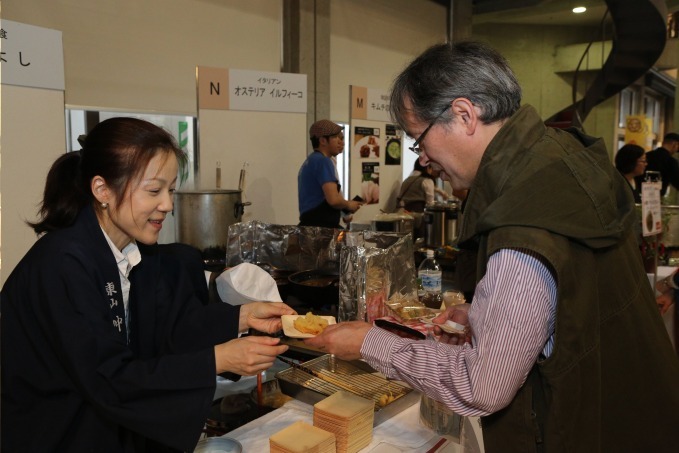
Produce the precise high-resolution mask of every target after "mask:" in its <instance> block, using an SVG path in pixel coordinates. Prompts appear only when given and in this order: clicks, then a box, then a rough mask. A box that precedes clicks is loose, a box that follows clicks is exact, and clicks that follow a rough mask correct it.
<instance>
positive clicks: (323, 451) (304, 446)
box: [269, 421, 339, 453]
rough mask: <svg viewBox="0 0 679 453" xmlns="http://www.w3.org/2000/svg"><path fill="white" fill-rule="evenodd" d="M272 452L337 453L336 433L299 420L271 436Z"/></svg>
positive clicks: (270, 445)
mask: <svg viewBox="0 0 679 453" xmlns="http://www.w3.org/2000/svg"><path fill="white" fill-rule="evenodd" d="M269 451H270V452H271V453H335V451H339V450H336V447H335V435H334V434H333V433H330V432H328V431H324V430H322V429H321V428H317V427H315V426H311V425H310V424H308V423H305V422H302V421H298V422H295V423H293V424H292V425H290V426H288V427H287V428H283V429H282V430H280V431H278V432H277V433H276V434H274V435H272V436H271V437H270V438H269Z"/></svg>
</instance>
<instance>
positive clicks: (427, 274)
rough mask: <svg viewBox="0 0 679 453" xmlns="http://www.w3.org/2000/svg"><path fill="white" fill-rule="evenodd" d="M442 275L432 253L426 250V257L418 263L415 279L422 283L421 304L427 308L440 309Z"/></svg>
mask: <svg viewBox="0 0 679 453" xmlns="http://www.w3.org/2000/svg"><path fill="white" fill-rule="evenodd" d="M442 274H443V273H442V272H441V266H440V265H439V263H438V262H437V261H436V258H434V251H433V250H427V257H426V258H425V259H424V261H422V263H420V267H419V268H418V270H417V278H418V279H419V280H420V281H421V282H422V289H424V298H423V299H422V303H424V305H425V306H427V307H429V308H441V302H442V301H443V296H442V295H441V279H442Z"/></svg>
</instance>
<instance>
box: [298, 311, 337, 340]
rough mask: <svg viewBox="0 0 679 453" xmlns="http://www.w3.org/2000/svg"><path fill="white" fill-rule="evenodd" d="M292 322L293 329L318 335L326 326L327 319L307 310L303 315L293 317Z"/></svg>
mask: <svg viewBox="0 0 679 453" xmlns="http://www.w3.org/2000/svg"><path fill="white" fill-rule="evenodd" d="M292 324H293V326H295V329H297V330H299V331H300V332H303V333H310V334H313V335H318V334H319V333H321V332H323V330H324V329H325V328H326V327H328V320H327V319H323V318H321V317H320V316H317V315H315V314H313V313H311V312H308V313H307V314H306V315H305V316H300V317H298V318H297V319H295V321H294V322H293V323H292Z"/></svg>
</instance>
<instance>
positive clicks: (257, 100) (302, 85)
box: [196, 66, 307, 113]
mask: <svg viewBox="0 0 679 453" xmlns="http://www.w3.org/2000/svg"><path fill="white" fill-rule="evenodd" d="M196 73H197V78H198V108H199V109H208V110H248V111H259V112H289V113H306V111H307V83H306V82H307V79H306V74H290V73H283V72H263V71H250V70H244V69H220V68H209V67H205V66H198V67H197V69H196Z"/></svg>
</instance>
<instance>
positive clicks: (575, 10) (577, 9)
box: [573, 6, 587, 14]
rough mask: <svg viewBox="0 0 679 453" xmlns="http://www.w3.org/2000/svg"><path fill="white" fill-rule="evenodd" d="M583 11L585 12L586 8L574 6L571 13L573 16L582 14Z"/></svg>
mask: <svg viewBox="0 0 679 453" xmlns="http://www.w3.org/2000/svg"><path fill="white" fill-rule="evenodd" d="M585 11H587V8H585V7H584V6H576V7H575V8H573V12H574V13H575V14H580V13H584V12H585Z"/></svg>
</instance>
